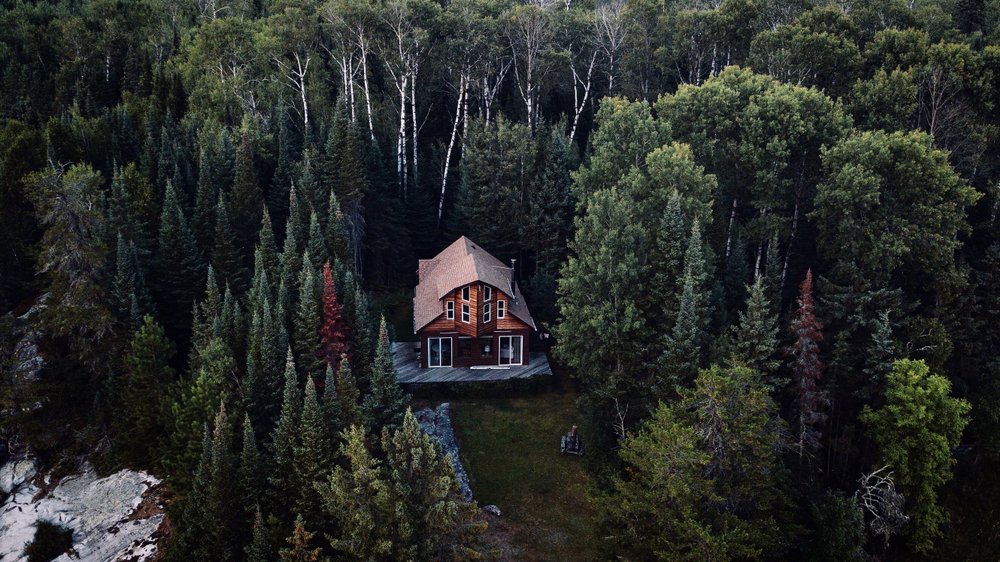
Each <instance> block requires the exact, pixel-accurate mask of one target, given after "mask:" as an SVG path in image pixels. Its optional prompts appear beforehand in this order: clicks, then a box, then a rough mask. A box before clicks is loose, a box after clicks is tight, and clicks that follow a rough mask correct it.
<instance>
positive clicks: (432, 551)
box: [382, 409, 486, 561]
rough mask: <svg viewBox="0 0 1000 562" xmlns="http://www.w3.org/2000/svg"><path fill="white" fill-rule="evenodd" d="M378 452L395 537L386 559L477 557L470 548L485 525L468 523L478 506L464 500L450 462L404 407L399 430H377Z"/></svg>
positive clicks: (390, 525) (390, 523)
mask: <svg viewBox="0 0 1000 562" xmlns="http://www.w3.org/2000/svg"><path fill="white" fill-rule="evenodd" d="M382 448H383V450H384V451H385V454H386V462H385V467H386V476H387V480H388V482H389V494H390V496H391V498H392V501H391V504H390V505H395V506H397V507H396V509H394V510H393V511H392V512H391V513H390V514H388V515H389V517H388V519H389V527H390V528H392V529H394V530H395V534H396V536H395V537H393V538H394V540H392V548H393V552H392V553H391V554H390V555H389V558H390V559H394V560H428V561H429V560H437V559H439V557H440V556H441V553H442V552H447V553H448V557H449V558H452V559H458V560H463V559H464V560H469V559H472V560H475V559H478V558H479V556H480V554H479V553H477V552H476V551H475V548H474V547H475V545H476V542H477V541H476V539H477V538H478V535H479V534H480V533H482V532H483V531H485V530H486V524H485V523H472V520H473V519H474V518H475V517H476V515H478V513H479V509H478V507H477V506H476V504H475V502H468V503H467V502H465V501H464V497H463V496H462V492H461V490H460V488H459V486H458V480H457V479H456V478H455V471H454V468H453V467H452V464H451V460H450V459H449V458H448V457H446V456H445V455H443V454H442V453H441V448H440V445H439V444H438V443H437V442H436V441H435V440H434V438H433V437H431V436H429V435H427V434H426V433H424V432H423V431H422V430H421V429H420V425H419V424H418V423H417V420H416V418H414V417H413V414H412V413H411V412H410V410H409V409H407V410H406V412H405V415H404V417H403V424H402V427H401V428H400V429H398V430H396V431H394V432H391V433H390V432H389V430H388V429H383V430H382Z"/></svg>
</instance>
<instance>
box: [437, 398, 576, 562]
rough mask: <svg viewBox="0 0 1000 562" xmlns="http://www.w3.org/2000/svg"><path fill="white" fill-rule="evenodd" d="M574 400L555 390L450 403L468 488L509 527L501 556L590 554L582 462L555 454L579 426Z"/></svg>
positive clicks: (568, 558) (554, 557) (566, 557)
mask: <svg viewBox="0 0 1000 562" xmlns="http://www.w3.org/2000/svg"><path fill="white" fill-rule="evenodd" d="M576 399H577V394H576V393H575V392H572V391H569V390H567V389H565V388H558V389H557V390H555V391H552V392H546V393H543V394H538V395H536V396H530V397H526V398H510V399H500V398H497V399H477V400H458V401H452V406H453V407H454V414H453V420H454V423H455V425H456V426H457V430H458V440H459V442H460V444H461V447H462V462H463V463H464V464H465V468H466V470H467V471H468V473H469V478H470V480H471V483H472V493H473V495H474V496H475V499H476V501H477V502H478V503H479V505H480V506H485V505H490V504H493V505H496V506H497V507H499V508H500V510H501V511H502V512H503V519H504V520H505V521H506V523H508V524H509V529H510V531H511V536H510V543H511V544H510V547H511V548H510V552H508V553H507V556H505V559H510V560H529V561H531V560H566V561H582V560H592V559H594V525H593V511H592V509H591V506H590V504H589V502H588V501H587V497H586V494H585V492H584V488H585V485H586V483H587V475H586V473H585V472H584V470H583V465H582V459H581V458H579V457H576V456H573V455H566V456H560V454H559V439H560V436H562V435H564V434H565V433H566V432H567V431H569V429H570V427H571V426H573V425H579V426H582V425H583V423H582V422H583V420H582V418H581V416H580V415H579V414H578V413H577V410H576ZM582 435H583V436H584V437H585V438H586V432H585V431H584V432H583V433H582Z"/></svg>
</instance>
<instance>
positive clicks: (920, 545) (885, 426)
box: [859, 359, 970, 553]
mask: <svg viewBox="0 0 1000 562" xmlns="http://www.w3.org/2000/svg"><path fill="white" fill-rule="evenodd" d="M950 392H951V383H949V382H948V380H947V379H945V378H944V377H942V376H940V375H932V374H930V371H929V369H928V368H927V365H926V364H924V362H923V361H911V360H909V359H901V360H898V361H896V362H895V363H894V364H893V370H892V373H891V374H890V375H889V379H888V387H887V388H886V392H885V399H886V403H885V406H883V407H882V408H880V409H878V410H872V409H871V408H870V407H868V406H865V408H864V411H862V413H861V415H860V416H859V419H860V420H861V421H862V422H863V423H864V424H865V425H866V426H867V427H868V431H869V435H870V436H871V438H872V439H873V440H874V441H875V442H876V443H878V446H879V461H880V462H882V463H884V464H887V465H889V466H890V467H892V469H893V471H894V472H895V474H896V478H895V481H896V485H897V487H898V488H899V490H900V491H901V492H902V493H903V494H904V495H905V496H907V497H908V498H909V499H910V502H909V505H910V506H911V507H910V508H909V509H908V515H909V517H910V523H909V524H908V525H907V529H906V532H908V534H909V535H910V545H911V546H912V548H913V549H914V550H915V551H917V552H921V553H924V552H927V551H929V550H930V549H931V548H932V547H933V541H934V539H935V538H937V537H940V536H941V530H940V528H939V527H940V525H941V524H942V523H943V522H944V519H945V512H944V510H943V509H942V508H941V506H940V505H939V504H938V489H939V488H940V487H941V485H942V484H944V483H945V482H947V481H948V480H950V479H951V467H952V466H953V465H954V464H955V460H954V458H952V455H951V452H952V450H953V449H954V448H955V447H957V446H958V442H959V439H960V438H961V436H962V429H964V428H965V425H966V424H967V423H968V419H967V418H966V417H965V415H966V414H967V413H968V412H969V409H970V406H969V403H968V402H966V401H965V400H961V399H957V398H952V397H950V396H949V394H950Z"/></svg>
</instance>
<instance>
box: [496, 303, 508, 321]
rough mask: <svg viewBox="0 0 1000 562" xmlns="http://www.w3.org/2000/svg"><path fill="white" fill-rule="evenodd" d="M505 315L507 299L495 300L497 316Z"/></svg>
mask: <svg viewBox="0 0 1000 562" xmlns="http://www.w3.org/2000/svg"><path fill="white" fill-rule="evenodd" d="M506 317H507V301H500V300H498V301H497V318H506Z"/></svg>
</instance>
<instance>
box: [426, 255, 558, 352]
mask: <svg viewBox="0 0 1000 562" xmlns="http://www.w3.org/2000/svg"><path fill="white" fill-rule="evenodd" d="M419 277H420V281H419V283H418V284H417V287H416V291H415V294H414V297H413V332H414V333H415V334H417V335H418V336H419V337H420V346H419V367H420V368H422V369H453V368H467V367H472V368H477V367H501V368H502V367H510V368H514V367H523V366H526V365H528V364H529V362H530V356H529V348H528V335H529V334H530V333H531V332H532V331H533V330H534V329H535V321H534V320H532V318H531V314H530V313H529V312H528V305H527V303H525V301H524V297H523V296H522V295H521V290H520V289H519V288H518V286H517V282H516V281H515V279H514V269H513V267H508V266H507V265H505V264H504V263H503V262H501V261H500V260H498V259H496V258H495V257H493V256H492V255H490V254H489V253H488V252H487V251H486V250H483V249H482V248H481V247H479V246H478V245H476V244H475V243H474V242H473V241H472V240H469V239H468V238H466V237H465V236H463V237H461V238H459V239H458V240H456V241H455V242H454V243H452V244H451V245H450V246H448V247H447V248H445V249H444V250H443V251H442V252H441V253H440V254H438V255H437V256H435V257H434V258H433V259H429V260H420V270H419ZM546 366H547V365H546Z"/></svg>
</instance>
